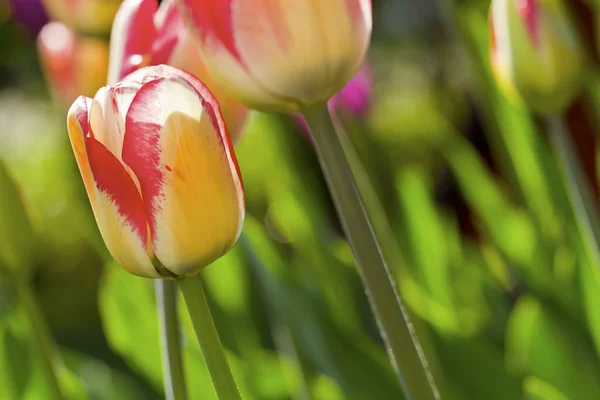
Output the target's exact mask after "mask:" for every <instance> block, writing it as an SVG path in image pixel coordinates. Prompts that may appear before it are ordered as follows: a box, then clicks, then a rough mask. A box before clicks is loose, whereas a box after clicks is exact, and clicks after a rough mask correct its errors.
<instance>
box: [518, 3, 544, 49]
mask: <svg viewBox="0 0 600 400" xmlns="http://www.w3.org/2000/svg"><path fill="white" fill-rule="evenodd" d="M518 11H519V14H521V18H523V20H524V21H525V26H526V27H527V31H528V33H529V38H530V39H531V41H532V42H533V44H534V45H535V46H537V45H538V44H539V35H538V4H537V0H519V3H518Z"/></svg>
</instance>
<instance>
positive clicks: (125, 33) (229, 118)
mask: <svg viewBox="0 0 600 400" xmlns="http://www.w3.org/2000/svg"><path fill="white" fill-rule="evenodd" d="M110 52H111V55H110V67H109V71H108V83H109V84H114V83H116V82H118V81H119V80H121V79H122V78H123V77H124V76H126V75H127V74H129V73H131V72H133V71H135V70H137V69H139V68H142V67H146V66H150V65H159V64H168V65H171V66H173V67H175V68H178V69H182V70H185V71H187V72H189V73H191V74H193V75H195V76H196V77H197V78H199V79H200V80H201V81H202V83H204V85H206V86H207V87H208V88H209V89H210V91H211V92H212V93H213V95H214V96H215V97H216V99H217V101H218V102H219V105H220V106H221V112H222V113H223V118H224V119H225V122H226V124H227V128H228V130H229V134H230V135H231V138H232V140H233V142H234V143H235V142H236V141H237V139H238V138H239V136H240V134H241V131H242V129H243V127H244V124H245V122H246V116H247V114H248V109H247V108H246V107H245V106H243V105H242V104H241V103H239V102H238V101H237V100H235V99H233V98H232V97H230V96H228V95H227V94H226V93H225V92H224V91H223V89H222V88H221V87H220V86H219V85H218V84H217V83H216V82H215V81H214V79H213V78H212V76H211V75H210V73H209V71H208V70H207V69H206V66H205V64H204V60H203V59H202V55H201V53H200V51H199V49H198V47H197V46H196V45H195V44H194V41H193V38H192V35H191V33H190V31H189V30H188V29H187V27H186V25H185V23H184V20H183V15H182V14H181V13H180V11H179V7H178V5H177V4H176V3H175V1H174V0H165V1H163V2H162V3H161V4H160V7H159V6H158V3H157V0H125V1H124V2H123V3H122V4H121V7H120V8H119V11H118V12H117V15H116V17H115V22H114V25H113V29H112V34H111V46H110Z"/></svg>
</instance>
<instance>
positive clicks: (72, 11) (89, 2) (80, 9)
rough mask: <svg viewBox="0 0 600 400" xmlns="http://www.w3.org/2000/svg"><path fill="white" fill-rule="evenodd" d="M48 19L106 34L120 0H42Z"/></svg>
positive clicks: (83, 29) (90, 31)
mask: <svg viewBox="0 0 600 400" xmlns="http://www.w3.org/2000/svg"><path fill="white" fill-rule="evenodd" d="M42 3H43V4H44V7H45V8H46V11H47V12H48V15H49V16H50V19H52V20H54V21H58V22H62V23H64V24H65V25H67V26H68V27H69V28H71V29H74V30H76V31H77V32H82V33H87V34H93V35H106V34H108V33H109V32H110V27H111V26H112V22H113V19H114V17H115V14H116V12H117V10H118V9H119V5H120V4H121V0H42Z"/></svg>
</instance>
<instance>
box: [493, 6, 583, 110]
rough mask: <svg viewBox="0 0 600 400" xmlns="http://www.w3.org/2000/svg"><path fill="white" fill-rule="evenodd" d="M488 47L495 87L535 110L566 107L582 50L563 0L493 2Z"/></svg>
mask: <svg viewBox="0 0 600 400" xmlns="http://www.w3.org/2000/svg"><path fill="white" fill-rule="evenodd" d="M490 47H491V65H492V70H493V71H494V75H495V77H496V80H497V81H498V84H499V86H500V87H501V88H502V89H503V90H504V91H505V92H506V93H507V94H508V95H509V97H512V98H515V99H517V100H520V101H522V102H524V103H525V104H526V105H527V106H528V107H529V108H530V109H531V110H533V111H535V112H537V113H539V114H543V115H548V114H553V113H556V112H560V111H562V110H564V108H565V107H567V106H568V105H569V103H571V102H572V100H573V98H574V97H575V96H576V95H577V94H578V93H579V91H580V89H581V86H582V83H583V80H584V72H585V68H584V67H585V56H584V53H585V52H584V49H583V47H582V43H581V40H580V38H579V34H578V32H577V27H576V25H575V22H574V21H573V20H572V18H571V15H570V14H569V12H568V10H567V6H566V5H565V4H564V3H563V1H562V0H493V1H492V4H491V8H490Z"/></svg>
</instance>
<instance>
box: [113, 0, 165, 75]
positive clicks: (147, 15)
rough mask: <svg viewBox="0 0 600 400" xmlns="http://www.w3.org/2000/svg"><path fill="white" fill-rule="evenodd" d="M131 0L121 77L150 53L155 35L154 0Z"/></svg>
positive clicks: (156, 5)
mask: <svg viewBox="0 0 600 400" xmlns="http://www.w3.org/2000/svg"><path fill="white" fill-rule="evenodd" d="M135 1H136V0H132V1H131V2H132V3H133V4H132V7H135V8H134V10H132V11H131V22H130V23H129V26H128V30H127V34H126V35H127V38H126V41H125V48H124V50H123V52H124V54H123V60H124V62H123V65H122V66H121V78H122V77H124V76H125V75H127V74H129V73H130V72H133V71H135V70H136V69H138V68H139V67H140V66H143V65H141V64H140V63H139V61H140V57H139V56H138V57H135V56H136V55H141V56H142V58H143V56H144V55H145V54H148V53H150V50H151V48H152V41H153V40H154V37H155V36H156V30H155V28H154V20H153V19H154V13H156V10H157V9H158V3H157V1H156V0H137V4H135Z"/></svg>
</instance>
